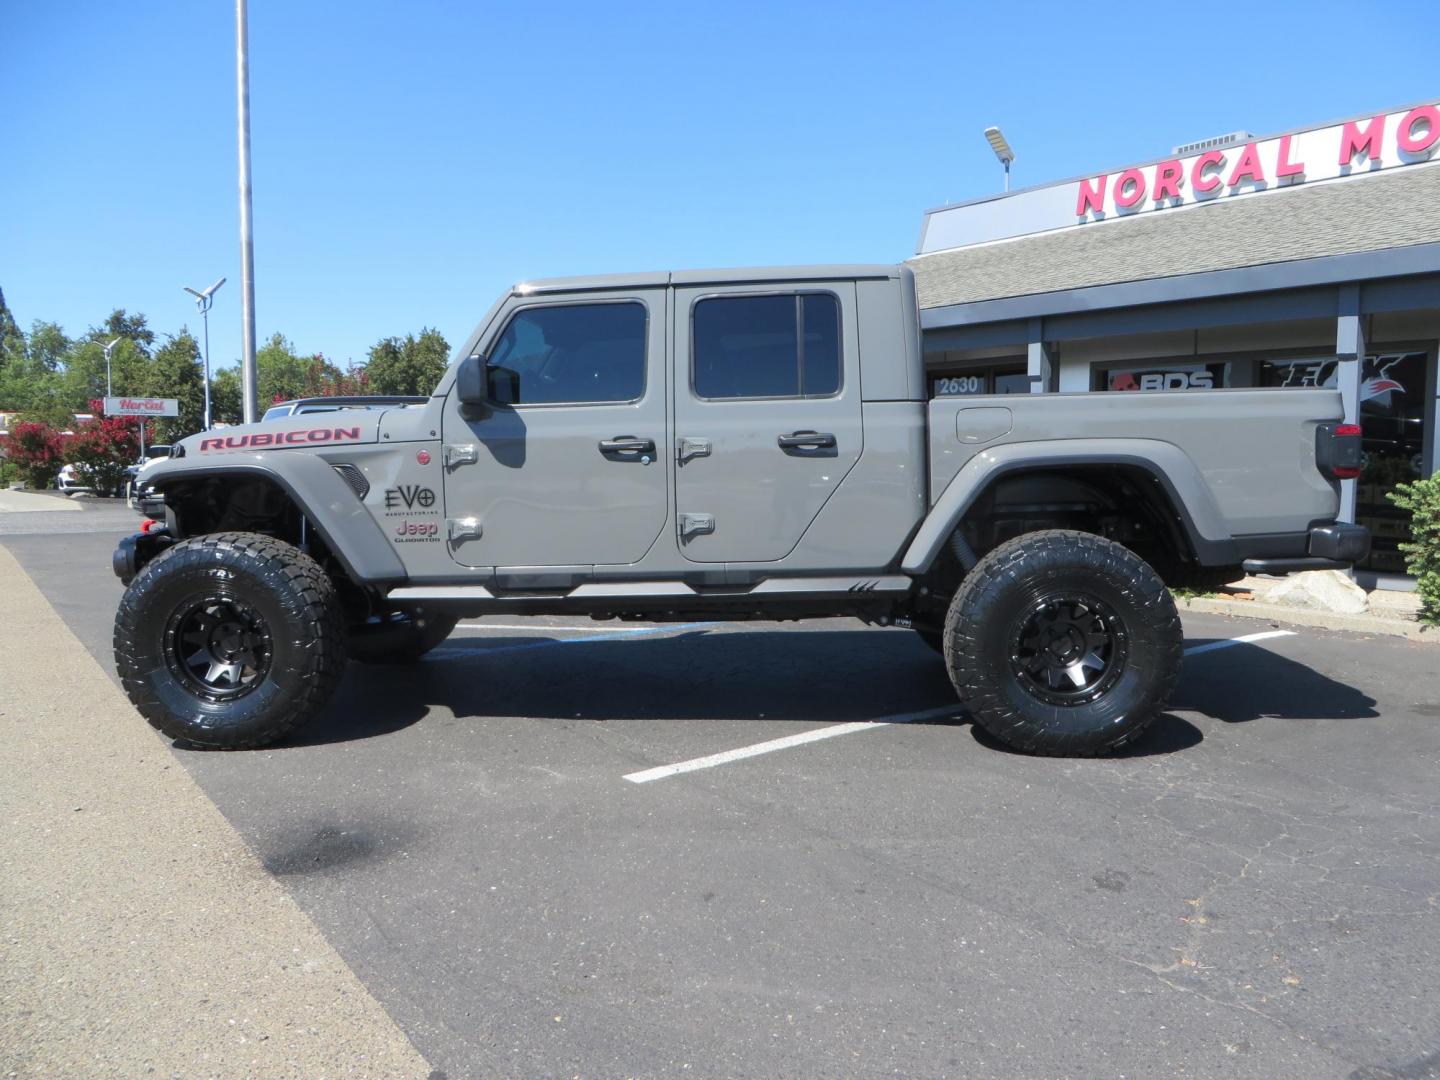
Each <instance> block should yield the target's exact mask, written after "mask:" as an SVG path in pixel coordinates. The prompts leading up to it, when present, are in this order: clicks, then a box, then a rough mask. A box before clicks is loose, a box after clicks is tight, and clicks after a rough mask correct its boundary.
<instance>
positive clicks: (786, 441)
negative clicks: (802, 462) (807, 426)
mask: <svg viewBox="0 0 1440 1080" xmlns="http://www.w3.org/2000/svg"><path fill="white" fill-rule="evenodd" d="M775 441H776V442H777V443H778V444H779V446H780V449H781V450H833V449H834V448H835V436H834V435H832V434H830V432H828V431H792V432H791V433H790V434H789V435H781V436H780V437H779V438H777V439H776V440H775Z"/></svg>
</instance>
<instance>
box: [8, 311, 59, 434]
mask: <svg viewBox="0 0 1440 1080" xmlns="http://www.w3.org/2000/svg"><path fill="white" fill-rule="evenodd" d="M3 304H4V299H3V298H0V307H3ZM0 321H3V312H0ZM22 340H23V342H24V347H23V348H22V349H20V350H19V352H16V351H14V346H13V345H10V346H4V347H3V348H4V352H5V356H4V358H3V359H0V409H4V410H6V411H10V410H18V411H21V412H34V411H36V410H44V411H50V412H55V411H57V407H58V406H59V404H60V398H61V393H60V383H61V377H60V373H59V370H58V369H59V367H60V365H61V363H63V361H64V359H65V356H66V354H67V353H68V352H69V350H70V344H71V343H70V339H69V338H67V337H66V336H65V332H64V331H63V330H61V329H60V327H58V326H56V325H55V324H54V323H46V322H39V321H36V322H35V323H34V324H32V326H31V328H30V334H29V337H28V338H22ZM58 411H63V409H59V410H58ZM66 426H69V425H68V424H67V425H66Z"/></svg>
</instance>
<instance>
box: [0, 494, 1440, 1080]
mask: <svg viewBox="0 0 1440 1080" xmlns="http://www.w3.org/2000/svg"><path fill="white" fill-rule="evenodd" d="M114 509H115V508H113V507H105V508H103V509H100V510H96V511H91V510H90V509H89V508H87V511H86V513H85V515H84V516H85V519H86V522H87V523H88V526H89V531H86V529H85V528H82V527H81V523H80V522H78V521H74V520H71V519H72V518H75V517H78V515H66V520H65V522H64V525H63V528H64V530H65V531H64V532H63V533H61V532H56V531H54V530H51V529H49V528H48V527H46V523H44V522H31V523H22V522H19V521H14V520H8V519H7V520H5V521H3V522H0V544H3V545H4V546H5V547H7V548H8V549H9V550H10V551H11V552H12V553H13V554H14V556H15V557H16V558H17V559H18V560H19V562H20V563H21V565H22V566H23V567H24V568H25V570H26V571H27V572H28V573H29V575H30V576H31V578H32V579H33V580H34V581H35V583H36V584H37V585H38V586H39V588H40V589H41V590H42V592H43V593H44V595H45V596H46V598H47V599H48V600H49V601H50V603H51V605H52V606H53V607H54V608H55V610H56V612H58V613H59V615H60V616H61V617H62V618H63V619H64V620H65V622H66V623H67V625H68V626H69V627H70V628H71V629H72V630H73V632H74V633H75V635H76V637H77V638H78V639H79V641H80V642H81V643H82V645H83V646H84V648H85V649H87V650H88V651H89V652H90V653H91V654H93V656H94V657H95V659H96V660H98V661H99V662H100V663H101V665H102V666H103V667H104V669H105V670H106V671H107V672H110V671H111V662H110V656H109V636H110V619H111V617H112V615H113V611H114V607H115V603H116V600H117V599H118V596H119V593H120V587H119V584H118V583H117V582H116V581H115V579H114V578H113V577H112V576H111V573H110V569H109V556H110V551H111V549H112V547H113V545H114V541H115V539H116V537H117V535H118V532H119V530H120V529H121V528H123V527H124V522H122V521H121V519H120V518H119V517H117V516H113V514H112V511H113V510H114ZM31 517H38V515H31ZM1185 628H1186V646H1187V651H1188V652H1189V653H1190V655H1189V657H1188V659H1187V661H1186V667H1185V674H1184V676H1183V679H1182V681H1181V684H1180V687H1179V689H1178V691H1177V694H1176V697H1175V701H1174V706H1173V708H1172V710H1171V711H1170V713H1169V714H1168V715H1167V716H1165V717H1164V718H1163V719H1162V720H1161V721H1160V722H1158V723H1157V724H1156V725H1155V727H1154V728H1152V730H1151V731H1150V732H1149V733H1148V734H1147V735H1146V737H1145V738H1144V739H1143V740H1141V741H1140V742H1139V743H1138V744H1137V745H1135V746H1134V747H1133V748H1131V749H1130V750H1129V751H1128V752H1127V753H1125V754H1123V755H1121V756H1119V757H1116V758H1113V759H1108V760H1098V761H1074V760H1044V759H1032V758H1027V757H1024V756H1020V755H1015V754H1011V753H1007V752H1005V751H1003V750H1001V749H999V748H997V747H996V746H995V745H993V744H992V743H991V742H989V741H988V740H987V739H985V738H984V737H983V735H982V734H981V733H978V732H976V731H975V730H974V729H972V727H971V726H970V725H969V724H968V723H967V722H966V721H965V719H964V717H963V715H962V714H960V713H959V711H958V710H957V709H955V708H954V705H953V694H952V692H951V690H950V687H949V685H948V682H947V680H946V677H945V673H944V670H943V667H942V666H941V664H940V663H939V661H938V659H937V658H936V657H935V656H934V654H933V653H931V652H930V651H929V650H928V649H927V648H926V647H925V646H924V645H923V644H922V643H921V642H920V641H919V640H918V639H917V638H916V637H915V636H914V635H912V634H910V633H908V632H906V631H899V630H876V629H866V628H864V627H862V626H860V625H859V624H857V623H850V622H843V621H831V622H824V623H814V624H802V625H799V626H781V627H776V626H771V625H768V624H753V625H745V624H722V625H693V626H674V627H648V626H647V627H630V626H617V625H615V624H610V623H594V622H589V621H580V620H563V619H544V620H533V621H527V620H521V619H516V618H512V617H496V618H493V619H485V620H478V621H471V622H468V623H465V624H462V626H461V628H460V629H459V630H458V631H457V633H456V635H455V636H454V637H453V638H452V639H451V640H450V641H449V642H448V643H447V644H446V645H445V646H443V647H442V648H440V649H439V650H437V651H436V652H435V653H433V654H432V655H431V656H430V657H428V658H427V659H426V660H425V661H423V662H422V663H420V664H418V665H416V666H415V667H413V668H408V669H405V668H381V667H374V668H363V667H360V666H359V665H352V666H351V669H350V671H349V672H348V674H347V676H346V679H345V683H344V685H343V687H342V690H341V693H340V694H339V695H338V696H337V699H336V700H335V702H334V703H333V705H332V707H331V708H330V709H329V710H328V711H327V712H326V714H325V715H324V716H323V717H322V718H321V719H320V720H319V721H318V722H316V723H315V724H313V725H311V726H310V727H309V728H307V729H305V730H304V731H303V732H302V733H300V734H299V736H298V737H297V738H295V739H293V740H292V741H291V742H290V743H288V744H286V745H283V746H280V747H277V748H274V749H270V750H263V751H255V752H249V753H239V754H219V753H202V752H193V751H186V750H176V751H174V752H175V754H176V756H177V758H178V759H179V760H180V761H181V762H182V763H183V765H184V766H185V768H186V769H187V770H189V772H190V773H191V774H192V775H193V776H194V777H195V779H196V780H197V781H198V782H199V784H200V785H201V787H202V788H203V789H204V791H205V793H206V794H208V796H209V797H210V798H211V799H212V800H213V801H214V803H215V804H216V805H217V806H218V807H219V809H220V810H221V812H222V813H223V814H224V816H225V817H226V818H227V819H228V820H229V822H230V823H231V824H232V825H233V826H234V827H235V828H236V829H237V830H238V831H239V832H240V834H241V835H242V836H243V837H244V839H245V840H246V842H247V843H248V844H249V845H250V846H251V847H252V848H253V849H254V850H255V852H256V853H257V854H258V855H259V857H260V858H261V860H262V861H263V863H264V865H265V866H266V867H267V868H268V869H269V871H270V872H271V873H272V874H273V875H274V876H275V877H276V878H277V879H278V880H279V881H281V882H282V883H283V885H284V886H285V888H286V889H287V890H289V892H290V893H291V894H292V895H293V896H294V897H295V898H296V900H297V901H298V902H299V904H300V906H301V907H302V908H303V909H304V910H305V911H306V912H307V913H308V914H309V915H310V916H311V918H312V919H313V920H314V921H315V923H316V924H317V925H318V926H319V927H320V929H321V930H322V931H323V932H324V934H325V935H326V937H327V938H328V939H329V941H330V942H331V943H332V944H333V945H334V947H335V948H336V949H337V950H338V952H339V954H340V955H341V956H342V957H343V958H344V960H345V961H346V962H347V963H348V964H349V965H350V967H351V968H352V969H353V971H354V972H355V973H356V974H357V975H358V976H359V978H360V980H361V981H362V982H363V983H364V985H365V986H366V987H367V988H368V989H369V991H370V992H371V993H372V994H373V995H374V996H375V997H376V998H377V999H378V1000H379V1002H380V1003H381V1004H382V1005H383V1006H384V1008H385V1009H386V1010H387V1011H388V1012H389V1013H390V1015H391V1016H392V1017H393V1018H394V1019H395V1020H396V1021H397V1022H398V1024H399V1025H400V1027H401V1028H402V1029H403V1030H404V1032H405V1033H406V1034H407V1035H408V1036H409V1037H410V1039H411V1041H412V1042H413V1043H414V1045H415V1046H416V1047H417V1048H418V1049H419V1050H420V1052H421V1053H422V1054H423V1055H424V1056H425V1058H426V1059H427V1060H428V1061H429V1063H430V1064H431V1065H432V1066H433V1068H434V1069H435V1070H436V1074H432V1075H441V1074H443V1075H444V1076H446V1077H450V1078H457V1077H472V1076H476V1077H479V1076H515V1077H522V1076H523V1077H538V1076H583V1077H624V1076H679V1075H684V1076H697V1077H699V1076H727V1077H729V1076H734V1077H741V1076H744V1077H751V1076H825V1077H831V1076H833V1077H858V1076H866V1077H869V1076H904V1077H942V1076H955V1077H959V1076H965V1077H988V1076H996V1077H1001V1076H1006V1077H1008V1076H1021V1077H1051V1076H1054V1077H1061V1076H1135V1077H1146V1076H1161V1075H1169V1076H1174V1075H1186V1076H1221V1075H1223V1076H1226V1077H1251V1076H1253V1077H1276V1076H1305V1077H1349V1078H1352V1080H1379V1078H1396V1080H1400V1078H1404V1080H1424V1078H1426V1077H1440V992H1437V991H1436V985H1437V980H1436V977H1435V971H1436V970H1437V967H1440V933H1437V926H1440V922H1437V916H1440V813H1437V812H1440V793H1437V783H1436V775H1437V765H1440V673H1437V664H1436V656H1437V654H1436V652H1435V650H1434V647H1433V646H1428V645H1421V644H1414V643H1411V642H1407V641H1403V640H1396V639H1367V638H1362V637H1359V636H1355V635H1345V634H1338V633H1328V632H1324V631H1313V630H1301V631H1298V632H1294V633H1286V632H1283V631H1284V628H1281V627H1276V626H1272V625H1270V624H1267V623H1259V622H1253V621H1247V620H1231V619H1225V618H1221V617H1218V616H1205V615H1191V616H1188V617H1187V618H1186V620H1185ZM1255 635H1266V636H1263V637H1255ZM1241 637H1245V638H1250V639H1251V640H1248V641H1245V642H1238V643H1237V642H1236V641H1235V639H1237V638H1241ZM83 659H84V658H83V657H79V656H77V657H57V658H56V670H57V677H58V678H63V677H64V670H65V666H66V664H68V663H75V662H81V661H83ZM140 722H141V721H139V719H138V717H137V718H136V723H140ZM842 725H843V727H841V726H842ZM817 732H818V733H820V734H821V735H823V736H824V737H821V738H816V737H814V734H813V733H817ZM157 739H158V736H157Z"/></svg>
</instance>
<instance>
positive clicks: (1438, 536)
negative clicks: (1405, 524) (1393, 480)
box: [1390, 475, 1440, 626]
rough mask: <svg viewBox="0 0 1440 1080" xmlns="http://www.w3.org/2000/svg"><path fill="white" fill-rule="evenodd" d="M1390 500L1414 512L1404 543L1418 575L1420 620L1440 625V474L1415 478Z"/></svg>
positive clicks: (1407, 561) (1409, 563) (1409, 564)
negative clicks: (1406, 540) (1421, 478)
mask: <svg viewBox="0 0 1440 1080" xmlns="http://www.w3.org/2000/svg"><path fill="white" fill-rule="evenodd" d="M1390 501H1391V502H1393V503H1394V504H1395V505H1396V506H1398V507H1400V509H1401V510H1409V511H1410V540H1411V542H1410V543H1408V544H1401V545H1400V550H1401V552H1403V553H1404V555H1405V567H1406V569H1407V570H1409V571H1410V573H1412V574H1414V575H1415V591H1416V592H1418V593H1419V594H1420V621H1421V622H1423V623H1426V624H1427V625H1429V626H1440V475H1436V476H1432V477H1430V479H1428V480H1412V481H1410V483H1408V484H1401V485H1400V486H1399V487H1397V488H1396V489H1395V490H1394V491H1392V492H1390Z"/></svg>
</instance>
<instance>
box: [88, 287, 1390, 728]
mask: <svg viewBox="0 0 1440 1080" xmlns="http://www.w3.org/2000/svg"><path fill="white" fill-rule="evenodd" d="M1343 415H1344V412H1343V408H1342V405H1341V400H1340V394H1339V393H1338V392H1337V391H1334V390H1323V389H1321V390H1287V391H1284V392H1276V391H1273V390H1218V391H1215V392H1213V393H1208V394H1174V393H1165V392H1163V391H1162V392H1146V391H1143V390H1142V391H1136V392H1134V393H1128V394H1105V395H1100V394H1094V395H1092V394H1011V395H1003V396H998V395H997V396H981V397H971V396H966V397H949V398H936V399H934V400H929V399H928V394H927V392H926V378H925V368H924V362H923V358H922V352H921V344H920V331H919V319H918V318H917V313H916V307H915V283H914V277H913V274H912V273H911V271H910V270H909V269H908V268H906V267H894V266H880V267H872V266H832V267H805V268H799V269H781V270H739V271H691V272H684V273H674V274H668V273H661V274H637V275H625V276H611V277H596V278H570V279H562V280H557V281H549V282H536V283H531V284H527V285H522V286H517V287H516V288H515V289H513V290H512V291H511V292H509V293H508V294H506V295H505V296H502V297H501V298H500V300H499V302H498V303H497V304H496V305H495V306H494V308H492V309H491V312H490V314H489V315H488V316H487V317H486V318H485V319H484V321H482V322H481V324H480V326H479V327H478V328H477V329H476V330H475V332H474V333H473V334H472V335H471V337H470V339H469V341H468V342H467V343H466V344H465V345H464V346H463V347H462V348H461V350H460V352H459V354H458V355H457V357H456V359H455V360H454V362H453V363H452V364H451V366H450V368H449V370H448V371H447V372H446V374H445V375H444V377H443V378H442V379H441V380H440V384H439V386H437V387H436V389H435V392H434V394H433V395H432V396H430V397H428V398H424V399H421V400H420V401H416V402H414V403H407V406H406V407H399V406H398V405H397V406H393V407H388V408H372V407H368V406H367V407H365V408H362V409H357V410H356V411H354V412H351V413H348V414H346V415H334V414H332V415H328V416H313V415H291V416H287V417H284V418H282V419H277V420H271V421H268V422H266V423H262V424H252V425H248V426H243V427H235V428H229V429H227V430H225V431H223V432H205V433H203V434H201V435H195V436H192V437H191V438H188V439H186V440H184V442H182V443H181V444H180V446H179V447H178V448H177V450H176V454H175V456H174V457H172V458H171V459H170V460H168V461H164V462H160V463H158V464H156V465H154V466H152V467H151V468H150V469H149V470H147V473H146V477H147V480H148V482H149V483H150V484H151V485H152V486H153V487H154V489H155V490H156V491H157V492H158V493H159V495H160V500H161V503H162V505H161V506H160V507H158V508H157V511H156V512H155V516H156V524H157V525H158V526H159V527H151V528H150V529H149V531H147V532H145V533H141V534H137V535H136V536H132V537H128V538H127V539H126V540H124V541H122V542H121V544H120V546H119V548H118V549H117V550H116V552H115V555H114V569H115V572H116V574H117V575H118V576H119V577H120V578H121V580H122V581H123V582H125V583H126V585H127V589H126V592H125V596H124V598H123V600H122V601H121V604H120V609H119V612H118V613H117V615H116V622H115V638H114V640H115V659H116V665H117V668H118V670H119V673H120V678H121V682H122V684H123V686H124V688H125V691H126V693H127V694H128V695H129V696H130V700H131V701H132V702H133V703H134V704H135V706H136V707H137V708H138V709H139V710H140V712H141V713H142V714H144V715H145V716H146V718H147V719H149V721H150V722H151V723H152V724H153V725H154V726H155V727H157V728H158V729H159V730H161V731H163V732H164V733H165V734H167V735H170V736H171V737H173V738H178V739H185V740H187V741H189V742H192V743H195V744H199V745H205V746H213V747H224V748H237V747H250V746H262V745H265V744H267V743H270V742H274V741H275V740H277V739H280V738H282V737H283V736H284V735H285V734H287V733H288V732H289V731H290V730H292V729H293V728H294V727H296V726H297V725H298V724H300V723H302V722H304V721H305V720H307V719H309V718H310V717H311V716H313V715H314V714H315V713H316V712H317V711H319V710H320V709H321V708H322V707H323V706H324V704H325V702H326V701H327V700H328V698H329V696H330V694H331V692H332V691H333V689H334V688H335V685H336V683H337V681H338V679H339V676H340V672H341V670H342V668H343V667H344V664H345V661H346V659H347V657H350V658H353V659H357V660H361V661H365V662H379V663H398V662H403V661H410V660H415V659H417V658H419V657H420V656H422V655H423V654H424V653H425V652H426V651H427V650H429V649H431V648H433V647H434V646H435V645H437V644H439V643H440V642H441V641H443V640H444V639H445V637H446V635H447V634H449V633H450V631H451V629H452V628H453V627H454V626H455V624H456V621H457V620H458V619H460V618H461V617H466V616H476V615H489V614H501V613H505V614H518V615H553V614H563V615H589V616H591V617H593V618H597V619H623V620H639V621H657V622H667V621H684V622H691V621H697V620H716V621H720V620H737V619H777V620H780V619H784V620H788V619H809V618H829V617H835V616H852V617H854V618H857V619H860V620H862V621H863V622H866V623H870V624H874V625H881V626H902V627H912V628H913V629H915V630H916V631H918V632H919V634H920V636H921V637H922V638H923V639H924V641H925V642H926V643H927V644H929V645H930V646H931V647H933V648H934V649H935V650H936V651H937V652H939V653H940V654H941V655H942V656H943V658H944V663H945V665H946V668H947V670H948V672H949V675H950V679H951V682H952V683H953V684H954V686H955V689H956V691H957V693H958V694H959V697H960V700H961V702H962V703H963V704H964V705H965V706H966V707H967V708H968V709H969V711H970V713H971V715H972V716H973V717H974V719H975V721H976V722H977V723H978V724H980V725H981V726H983V727H984V728H985V729H986V730H988V731H989V732H990V733H991V734H993V735H994V736H995V737H996V738H998V739H1000V740H1001V741H1003V742H1005V743H1007V744H1009V745H1010V746H1012V747H1015V748H1017V749H1020V750H1023V751H1028V752H1032V753H1043V754H1095V753H1104V752H1106V751H1109V750H1113V749H1115V748H1116V747H1118V746H1122V745H1124V744H1125V743H1127V742H1129V741H1131V740H1132V739H1134V738H1136V737H1137V736H1138V735H1139V734H1140V732H1141V731H1143V730H1144V729H1145V727H1146V726H1147V725H1148V724H1149V723H1150V722H1151V720H1153V719H1154V718H1155V716H1156V715H1157V714H1158V713H1159V712H1160V711H1161V710H1162V709H1163V708H1164V706H1165V703H1166V700H1167V698H1168V696H1169V694H1170V690H1171V688H1172V687H1173V686H1174V685H1175V680H1176V678H1177V676H1178V672H1179V665H1180V655H1181V632H1180V620H1179V617H1178V615H1177V613H1176V609H1175V604H1174V602H1173V600H1172V598H1171V595H1170V593H1169V591H1168V590H1167V589H1166V587H1165V585H1166V582H1167V581H1169V582H1187V583H1193V582H1195V581H1196V580H1197V579H1203V578H1205V577H1206V576H1207V575H1216V576H1218V577H1220V579H1221V580H1231V579H1232V577H1233V576H1238V567H1239V566H1240V565H1241V564H1244V566H1245V567H1247V568H1248V569H1250V570H1252V571H1260V572H1277V571H1278V572H1284V571H1287V570H1294V569H1311V568H1322V567H1340V566H1346V565H1348V564H1349V563H1351V562H1352V561H1354V560H1355V559H1357V558H1360V557H1363V556H1364V554H1365V553H1366V551H1367V550H1368V548H1369V533H1368V532H1367V531H1366V530H1365V529H1364V528H1362V527H1359V526H1355V525H1348V524H1339V523H1336V522H1335V517H1336V514H1337V512H1338V510H1339V506H1340V483H1339V482H1340V479H1341V478H1342V477H1354V476H1356V475H1357V474H1358V473H1359V470H1360V452H1361V445H1360V442H1361V440H1360V429H1359V427H1357V426H1354V425H1346V424H1342V423H1341V418H1342V417H1343ZM516 662H523V661H516ZM491 671H492V674H493V675H494V677H503V672H504V665H503V664H502V665H500V666H498V667H494V668H492V669H491ZM811 677H813V678H817V679H820V678H824V679H834V678H843V677H844V674H843V672H842V673H840V674H838V675H837V673H836V671H833V670H827V671H823V672H822V671H817V672H813V673H811Z"/></svg>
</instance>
